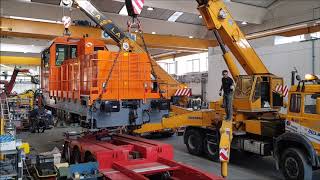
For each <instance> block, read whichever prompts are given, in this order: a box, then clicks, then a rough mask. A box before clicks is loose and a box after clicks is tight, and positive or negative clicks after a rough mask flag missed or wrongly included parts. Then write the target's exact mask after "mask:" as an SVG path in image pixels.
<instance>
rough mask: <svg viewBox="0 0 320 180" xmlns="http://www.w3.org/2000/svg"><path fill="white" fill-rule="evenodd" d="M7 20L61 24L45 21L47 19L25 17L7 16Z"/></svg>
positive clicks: (59, 22)
mask: <svg viewBox="0 0 320 180" xmlns="http://www.w3.org/2000/svg"><path fill="white" fill-rule="evenodd" d="M9 18H11V19H20V20H28V21H38V22H47V23H56V24H62V23H61V21H53V20H47V19H36V18H27V17H18V16H9Z"/></svg>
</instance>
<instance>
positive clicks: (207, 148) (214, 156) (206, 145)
mask: <svg viewBox="0 0 320 180" xmlns="http://www.w3.org/2000/svg"><path fill="white" fill-rule="evenodd" d="M218 142H219V141H217V142H213V141H212V140H210V139H209V137H206V138H204V140H203V149H204V153H205V155H206V157H207V158H208V159H210V160H212V161H218V160H219V144H218Z"/></svg>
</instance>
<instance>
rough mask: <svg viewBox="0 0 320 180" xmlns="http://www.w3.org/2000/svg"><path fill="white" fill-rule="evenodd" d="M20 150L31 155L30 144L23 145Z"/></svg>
mask: <svg viewBox="0 0 320 180" xmlns="http://www.w3.org/2000/svg"><path fill="white" fill-rule="evenodd" d="M19 149H22V150H23V152H24V153H25V154H29V153H30V145H29V143H22V145H21V146H19Z"/></svg>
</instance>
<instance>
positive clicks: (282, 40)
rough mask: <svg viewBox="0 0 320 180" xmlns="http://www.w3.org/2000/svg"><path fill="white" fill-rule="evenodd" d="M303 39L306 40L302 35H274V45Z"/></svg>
mask: <svg viewBox="0 0 320 180" xmlns="http://www.w3.org/2000/svg"><path fill="white" fill-rule="evenodd" d="M304 40H306V38H305V37H304V35H298V36H291V37H284V36H276V37H275V39H274V44H275V45H279V44H287V43H292V42H300V41H304Z"/></svg>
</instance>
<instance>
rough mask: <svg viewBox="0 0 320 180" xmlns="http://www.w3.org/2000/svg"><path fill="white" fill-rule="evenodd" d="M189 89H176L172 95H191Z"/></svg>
mask: <svg viewBox="0 0 320 180" xmlns="http://www.w3.org/2000/svg"><path fill="white" fill-rule="evenodd" d="M191 95H192V93H191V89H190V88H184V89H178V90H177V91H176V93H175V94H174V96H191Z"/></svg>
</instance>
